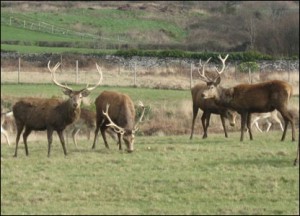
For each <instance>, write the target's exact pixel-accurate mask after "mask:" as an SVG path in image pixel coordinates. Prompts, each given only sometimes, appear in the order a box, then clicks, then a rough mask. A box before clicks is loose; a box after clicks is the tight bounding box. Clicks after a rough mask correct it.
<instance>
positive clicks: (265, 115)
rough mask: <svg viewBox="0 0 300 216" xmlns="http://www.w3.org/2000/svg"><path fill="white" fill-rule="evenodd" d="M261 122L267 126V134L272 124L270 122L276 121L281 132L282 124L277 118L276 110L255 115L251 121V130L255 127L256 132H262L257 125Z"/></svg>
mask: <svg viewBox="0 0 300 216" xmlns="http://www.w3.org/2000/svg"><path fill="white" fill-rule="evenodd" d="M262 120H266V122H267V124H268V127H267V130H266V132H269V130H270V128H271V126H272V124H273V123H272V122H271V121H270V120H274V121H276V122H277V123H278V124H279V125H280V128H281V130H282V131H283V126H282V123H281V121H280V119H279V117H278V111H277V110H274V111H272V112H267V113H257V114H256V116H255V118H254V119H253V121H252V123H251V128H252V127H253V125H255V126H256V128H257V130H259V131H260V132H263V131H262V130H261V129H260V127H259V125H258V122H259V121H262Z"/></svg>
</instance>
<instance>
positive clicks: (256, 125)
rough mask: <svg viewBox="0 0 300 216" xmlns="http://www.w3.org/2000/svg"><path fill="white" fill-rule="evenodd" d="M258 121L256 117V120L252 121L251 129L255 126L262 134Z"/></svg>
mask: <svg viewBox="0 0 300 216" xmlns="http://www.w3.org/2000/svg"><path fill="white" fill-rule="evenodd" d="M258 120H259V117H256V118H255V119H254V120H253V121H252V124H251V128H252V127H253V125H254V124H255V127H256V128H257V130H259V131H260V132H261V133H262V130H261V129H260V127H259V125H258Z"/></svg>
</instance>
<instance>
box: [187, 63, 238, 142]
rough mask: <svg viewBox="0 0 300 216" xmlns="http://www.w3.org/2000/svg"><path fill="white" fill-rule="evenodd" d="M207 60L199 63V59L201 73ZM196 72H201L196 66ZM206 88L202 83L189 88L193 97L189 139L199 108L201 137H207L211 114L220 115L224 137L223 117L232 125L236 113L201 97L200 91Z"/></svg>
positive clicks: (212, 100)
mask: <svg viewBox="0 0 300 216" xmlns="http://www.w3.org/2000/svg"><path fill="white" fill-rule="evenodd" d="M209 60H210V59H208V60H207V61H206V63H204V64H203V65H202V64H201V60H200V62H199V65H200V67H202V73H203V70H204V69H205V64H207V63H208V61H209ZM198 72H199V73H200V74H201V72H200V71H199V68H198ZM206 88H207V86H206V85H204V84H197V85H195V86H194V87H193V88H192V89H191V94H192V99H193V121H192V131H191V136H190V139H192V138H193V133H194V125H195V119H196V117H197V114H198V110H199V108H200V109H201V110H202V111H203V114H202V116H201V122H202V127H203V130H204V134H203V137H202V138H203V139H204V138H206V137H207V128H208V126H209V121H210V115H211V114H217V115H220V118H221V122H222V126H223V129H224V133H225V137H228V135H227V130H226V126H225V118H227V119H228V120H229V122H230V125H231V126H234V125H235V119H236V114H237V113H236V112H235V111H233V110H231V109H227V108H226V107H223V106H220V105H218V104H216V103H215V100H214V99H204V98H202V93H203V91H204V90H205V89H206Z"/></svg>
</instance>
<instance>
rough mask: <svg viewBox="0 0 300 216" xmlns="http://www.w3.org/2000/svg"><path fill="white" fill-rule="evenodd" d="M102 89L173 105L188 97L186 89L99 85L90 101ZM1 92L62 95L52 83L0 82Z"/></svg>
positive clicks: (27, 94) (144, 100) (17, 94)
mask: <svg viewBox="0 0 300 216" xmlns="http://www.w3.org/2000/svg"><path fill="white" fill-rule="evenodd" d="M69 86H70V87H71V88H73V89H82V88H83V87H85V86H84V85H69ZM104 90H108V91H118V92H122V93H125V94H128V95H129V96H130V97H131V98H132V100H133V101H138V100H142V101H143V102H145V104H146V103H149V104H150V103H151V104H161V103H163V102H165V103H168V104H169V105H171V106H173V105H174V104H176V103H177V102H178V101H182V100H185V99H187V98H188V99H190V97H191V96H190V91H188V90H162V89H150V88H134V87H113V86H100V87H97V89H95V90H93V91H92V92H91V94H90V95H89V97H90V98H91V100H92V101H94V99H96V97H97V96H98V95H99V94H100V93H101V92H102V91H104ZM1 93H2V95H5V96H7V97H25V96H34V97H52V96H63V93H62V90H61V88H59V87H57V86H56V85H52V84H19V85H17V84H1Z"/></svg>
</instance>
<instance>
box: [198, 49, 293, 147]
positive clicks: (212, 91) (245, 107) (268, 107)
mask: <svg viewBox="0 0 300 216" xmlns="http://www.w3.org/2000/svg"><path fill="white" fill-rule="evenodd" d="M218 58H219V59H220V60H221V61H222V64H223V67H222V70H220V71H219V70H218V69H217V68H216V70H215V71H216V72H217V77H216V78H215V79H211V78H208V77H207V76H206V75H205V73H204V70H203V73H201V74H200V76H201V80H202V81H204V82H206V84H207V89H205V90H204V91H203V93H202V97H203V98H205V99H208V98H213V99H215V101H216V103H217V104H219V105H222V106H225V107H227V108H230V109H233V110H235V111H237V112H238V113H239V114H240V116H241V136H240V141H243V138H244V131H245V126H246V125H247V128H248V133H249V136H250V140H253V136H252V131H251V114H252V113H263V112H271V111H273V110H275V109H276V110H278V112H279V113H280V114H281V115H282V117H283V119H284V131H283V134H282V137H281V141H284V140H285V136H286V131H287V127H288V124H289V123H290V124H291V127H292V141H295V122H294V116H293V114H292V112H291V110H289V109H288V103H289V99H290V98H291V96H292V94H293V87H292V86H291V84H289V83H288V82H285V81H282V80H269V81H265V82H261V83H254V84H238V85H235V86H233V87H229V88H224V87H222V86H220V82H221V77H220V75H221V73H222V72H223V71H224V70H223V69H224V68H225V60H226V59H227V58H228V54H227V55H226V57H225V58H222V57H221V55H219V56H218Z"/></svg>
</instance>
